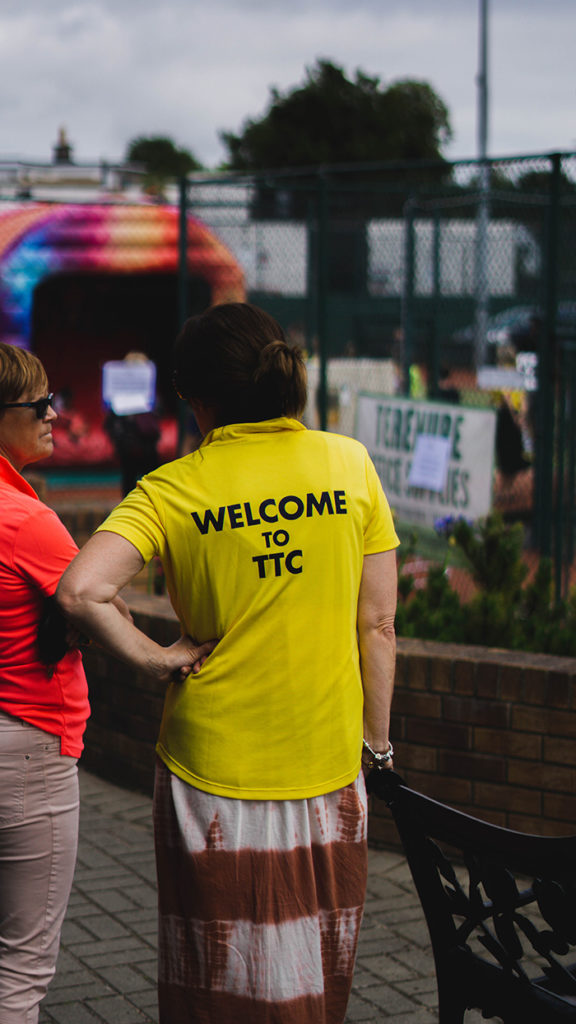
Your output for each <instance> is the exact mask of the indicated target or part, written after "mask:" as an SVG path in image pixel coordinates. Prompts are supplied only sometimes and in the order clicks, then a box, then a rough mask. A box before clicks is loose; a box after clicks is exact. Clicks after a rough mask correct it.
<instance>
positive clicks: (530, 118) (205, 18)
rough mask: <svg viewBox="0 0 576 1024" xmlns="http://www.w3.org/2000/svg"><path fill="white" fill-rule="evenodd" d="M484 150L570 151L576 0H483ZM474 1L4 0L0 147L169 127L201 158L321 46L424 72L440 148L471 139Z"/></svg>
mask: <svg viewBox="0 0 576 1024" xmlns="http://www.w3.org/2000/svg"><path fill="white" fill-rule="evenodd" d="M489 5H490V33H489V39H490V60H489V71H490V132H489V152H490V154H491V155H493V156H507V155H512V154H519V153H540V152H549V151H550V150H576V57H575V49H576V47H575V43H576V3H575V0H490V3H489ZM478 7H479V0H434V2H432V0H204V2H202V3H201V2H200V0H0V158H3V157H14V156H16V157H20V158H22V159H27V158H29V159H34V158H37V159H42V160H47V159H49V158H50V156H51V152H52V146H53V144H54V142H55V139H56V135H57V131H58V128H59V127H60V126H61V125H64V126H66V128H67V131H68V134H69V137H70V140H71V142H72V143H73V146H74V156H75V158H76V160H77V161H78V162H83V161H92V160H98V159H101V158H104V159H108V160H110V161H114V160H119V159H121V158H122V157H123V155H124V153H125V149H126V144H127V142H128V141H129V140H130V139H132V138H134V137H135V136H137V135H141V134H144V135H152V134H167V135H170V136H171V137H172V138H173V139H174V140H175V141H176V142H177V143H178V144H179V145H180V146H184V147H186V148H188V149H190V150H192V152H194V153H195V155H196V156H197V157H198V159H200V160H201V161H202V162H203V163H205V164H206V165H207V166H216V165H217V164H218V163H219V162H220V161H221V160H222V159H223V156H224V151H223V149H222V146H221V144H220V142H219V138H218V132H219V131H220V130H232V131H238V130H239V129H240V128H241V125H242V122H243V121H244V119H245V118H246V117H257V116H259V115H260V114H261V113H263V112H264V111H265V109H266V107H267V103H268V99H269V90H270V87H271V86H276V87H278V88H279V89H280V90H285V89H289V88H291V87H293V86H295V85H297V84H299V83H301V82H302V80H303V77H304V72H305V68H306V67H307V66H311V65H312V64H313V63H314V61H315V60H316V58H318V57H326V58H328V59H331V60H332V61H334V62H335V63H337V64H339V65H341V66H342V67H343V68H344V69H345V71H346V72H347V73H349V74H352V73H353V72H354V70H355V69H356V68H361V69H362V70H363V71H365V72H367V73H369V74H372V75H375V76H378V77H379V78H380V80H381V82H382V83H383V84H384V85H386V84H389V83H390V82H393V81H395V80H398V79H401V78H416V79H419V80H421V81H427V82H429V83H430V84H431V85H432V86H433V87H434V89H435V90H436V91H437V93H438V94H439V95H440V97H441V98H442V99H443V100H444V102H445V103H446V105H447V107H448V109H449V111H450V115H451V121H452V127H453V132H454V138H453V141H452V143H451V144H450V146H449V148H448V149H447V150H446V156H448V157H450V158H453V159H456V158H466V157H473V156H475V155H476V152H477V142H476V107H477V87H476V76H477V70H478Z"/></svg>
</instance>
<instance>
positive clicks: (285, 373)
mask: <svg viewBox="0 0 576 1024" xmlns="http://www.w3.org/2000/svg"><path fill="white" fill-rule="evenodd" d="M301 359H302V357H301V353H300V350H299V349H295V348H291V347H290V346H289V345H287V344H286V342H285V341H281V340H280V339H279V338H277V339H275V340H274V341H270V342H268V344H267V345H265V346H264V348H262V349H260V352H259V353H258V363H257V365H256V368H255V371H254V383H255V384H256V383H258V381H260V380H262V378H263V377H267V376H268V375H269V374H271V373H272V374H278V376H280V377H286V378H291V377H292V375H293V373H294V371H295V369H296V366H297V364H298V363H300V362H301Z"/></svg>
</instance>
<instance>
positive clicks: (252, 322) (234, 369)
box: [173, 302, 306, 426]
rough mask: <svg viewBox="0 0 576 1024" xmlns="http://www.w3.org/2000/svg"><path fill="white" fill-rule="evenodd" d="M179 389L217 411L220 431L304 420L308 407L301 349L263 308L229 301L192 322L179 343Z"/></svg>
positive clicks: (176, 364) (176, 358) (176, 361)
mask: <svg viewBox="0 0 576 1024" xmlns="http://www.w3.org/2000/svg"><path fill="white" fill-rule="evenodd" d="M173 379H174V385H175V387H176V390H177V391H178V393H179V394H180V395H181V396H182V398H185V399H188V400H189V399H198V400H199V401H201V402H203V403H204V404H205V405H208V406H210V407H211V408H213V409H214V410H215V412H216V417H217V422H218V424H219V425H220V426H223V425H224V424H226V423H249V422H257V421H259V420H267V419H273V418H274V417H276V416H299V415H300V414H301V413H302V411H303V409H304V406H305V405H306V368H305V366H304V362H303V359H302V354H301V352H300V349H298V348H292V347H291V346H289V345H288V344H287V343H286V338H285V336H284V331H283V330H282V328H281V327H280V325H279V324H278V323H277V322H276V320H274V319H273V317H271V316H269V315H268V313H265V312H264V310H263V309H259V308H258V306H252V305H250V303H246V302H229V303H223V304H222V305H219V306H211V307H210V309H207V310H206V312H204V313H201V314H200V315H199V316H193V317H191V318H190V320H187V321H186V323H185V324H184V327H183V328H182V331H181V333H180V335H179V337H178V339H177V341H176V347H175V352H174V378H173Z"/></svg>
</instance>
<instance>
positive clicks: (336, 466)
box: [100, 417, 398, 799]
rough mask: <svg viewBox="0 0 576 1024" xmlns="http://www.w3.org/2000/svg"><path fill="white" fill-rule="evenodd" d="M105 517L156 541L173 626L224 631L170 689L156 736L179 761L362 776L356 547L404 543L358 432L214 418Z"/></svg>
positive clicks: (229, 771)
mask: <svg viewBox="0 0 576 1024" xmlns="http://www.w3.org/2000/svg"><path fill="white" fill-rule="evenodd" d="M100 529H101V530H109V531H112V532H115V533H118V534H120V535H121V536H123V537H125V538H126V539H127V540H129V541H130V542H131V543H132V544H134V545H135V547H136V548H138V550H139V551H140V553H141V554H142V557H143V558H144V560H145V561H146V562H147V561H149V559H150V558H152V556H153V555H159V556H160V558H161V559H162V562H163V565H164V571H165V575H166V582H167V586H168V591H169V593H170V597H171V600H172V604H173V606H174V609H175V611H176V614H177V615H178V618H179V620H180V623H181V626H182V630H183V632H186V633H189V634H190V635H191V636H193V637H194V638H195V639H196V640H198V641H204V640H208V639H210V638H214V637H218V638H219V640H220V642H219V644H218V646H217V647H216V649H215V650H214V651H213V653H212V654H211V655H210V657H209V658H208V660H207V661H206V663H205V664H204V666H203V667H202V669H201V670H200V672H199V673H198V674H197V675H190V676H189V677H188V679H186V681H185V682H183V683H177V684H176V683H175V684H172V685H171V686H170V687H169V689H168V692H167V695H166V701H165V707H164V714H163V718H162V724H161V728H160V736H159V740H158V746H157V751H158V754H159V756H160V757H161V758H162V760H163V761H164V762H165V763H166V764H167V766H168V767H169V768H170V769H171V770H172V771H173V772H175V774H176V775H178V776H179V777H180V778H182V779H184V781H186V782H188V783H190V784H191V785H193V786H196V787H197V788H199V789H202V790H205V791H207V792H210V793H217V794H220V795H223V796H230V797H238V798H253V799H298V798H304V797H311V796H317V795H318V794H320V793H328V792H331V791H332V790H335V789H339V788H341V787H342V786H345V785H347V784H348V783H349V782H351V781H352V780H353V779H354V778H355V777H356V775H357V773H358V771H359V767H360V752H361V744H362V686H361V679H360V669H359V655H358V645H357V635H356V613H357V602H358V591H359V586H360V578H361V573H362V561H363V557H364V555H365V554H371V553H375V552H378V551H387V550H390V549H391V548H394V547H396V545H397V544H398V538H397V537H396V533H395V531H394V526H393V522H392V516H391V514H390V509H389V507H388V502H387V501H386V498H385V496H384V493H383V491H382V487H381V485H380V481H379V480H378V477H377V474H376V471H375V469H374V466H373V464H372V462H371V461H370V458H369V456H368V453H367V452H366V449H365V448H364V447H363V446H362V445H361V444H359V442H357V441H354V440H352V439H350V438H347V437H340V436H338V435H336V434H328V433H322V432H319V431H309V430H307V429H306V428H305V427H304V426H303V425H302V424H301V423H299V422H298V421H297V420H293V419H287V418H285V417H282V418H279V419H274V420H267V421H265V422H261V423H241V424H234V425H231V426H226V427H219V428H217V429H216V430H213V431H212V432H211V433H210V434H209V435H208V436H207V437H206V438H205V439H204V441H203V443H202V445H201V447H200V448H199V449H198V450H197V451H195V452H193V453H192V454H191V455H187V456H185V457H184V458H183V459H179V460H177V461H176V462H171V463H168V464H167V465H165V466H161V467H160V468H159V469H157V470H155V471H154V472H153V473H150V474H149V475H148V476H145V477H144V478H143V479H142V480H141V481H140V483H139V485H138V487H137V488H136V490H134V491H132V492H131V494H129V495H128V496H127V497H126V498H125V499H124V501H123V502H122V503H121V504H120V505H119V506H118V507H117V508H116V509H115V510H114V511H113V512H112V514H111V515H110V516H109V518H108V519H107V520H106V521H105V523H103V524H102V526H101V527H100Z"/></svg>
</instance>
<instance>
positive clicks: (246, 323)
mask: <svg viewBox="0 0 576 1024" xmlns="http://www.w3.org/2000/svg"><path fill="white" fill-rule="evenodd" d="M174 366H175V372H174V382H175V386H176V388H177V390H178V392H179V394H180V395H181V396H182V397H183V398H185V399H186V401H187V402H188V404H189V406H190V408H191V410H192V411H193V413H194V415H195V417H196V421H197V423H198V425H199V427H200V430H201V432H202V434H203V441H202V443H201V445H200V447H199V448H198V449H197V450H196V451H194V452H192V453H191V454H189V455H186V456H185V457H184V458H182V459H178V460H177V461H176V462H173V463H170V464H168V465H166V466H162V467H160V468H159V469H157V470H155V471H154V472H153V473H150V474H149V475H148V476H145V477H144V478H143V479H142V480H141V481H140V482H139V483H138V486H137V487H136V489H135V490H134V491H132V492H131V494H129V495H128V496H127V497H126V498H125V499H124V501H123V502H122V503H121V504H120V505H119V506H118V508H117V509H115V510H114V512H113V513H112V514H111V516H110V517H109V518H108V519H107V520H106V522H105V523H104V524H103V525H102V527H101V528H100V530H99V531H98V532H97V533H96V534H95V535H94V537H93V538H91V540H90V541H89V542H88V544H87V545H86V546H85V548H84V549H83V550H82V552H81V553H80V555H79V556H78V557H77V559H75V561H74V563H73V565H72V567H71V568H70V570H69V571H68V572H67V573H66V574H65V576H64V577H63V580H62V583H61V585H60V588H59V598H60V601H61V603H62V605H63V607H64V608H65V609H66V611H67V612H68V614H69V615H70V616H71V618H72V619H73V620H74V621H75V622H77V623H78V624H80V625H81V627H82V629H84V630H85V631H87V632H89V633H90V634H91V635H92V636H93V637H94V638H95V639H97V640H98V641H99V642H101V643H102V644H104V645H105V646H107V647H108V648H109V649H110V650H112V651H113V652H114V653H116V654H117V655H118V656H119V657H121V658H123V659H124V660H126V661H128V663H129V664H131V665H133V666H134V667H135V668H138V669H140V670H142V669H144V670H146V671H148V672H150V673H152V674H153V675H155V676H156V678H158V679H160V680H165V681H166V682H167V683H168V684H169V685H168V689H167V694H166V701H165V707H164V714H163V719H162V725H161V729H160V736H159V740H158V745H157V753H158V763H157V777H156V788H155V804H154V814H155V834H156V852H157V860H158V877H159V902H160V911H159V913H160V943H159V1002H160V1021H161V1024H173V1022H174V1021H176V1020H177V1021H178V1022H179V1024H207V1022H208V1021H213V1020H218V1021H219V1022H221V1024H236V1022H237V1021H239V1020H242V1021H247V1022H250V1021H261V1020H268V1021H272V1020H274V1021H276V1022H279V1024H323V1022H326V1024H327V1022H328V1021H330V1024H338V1022H341V1021H343V1020H344V1016H345V1012H346V1005H347V1000H348V996H349V992H350V986H351V983H352V976H353V969H354V958H355V951H356V944H357V939H358V931H359V927H360V921H361V916H362V910H363V905H364V893H365V883H366V793H365V787H364V779H363V774H362V768H361V756H362V751H363V750H364V755H363V756H364V759H365V761H366V763H369V764H372V763H378V764H380V765H381V766H387V767H388V766H390V765H391V763H392V760H391V758H392V749H391V746H390V743H389V736H388V728H389V717H390V702H391V696H392V686H393V676H394V629H393V622H394V613H395V602H396V562H395V551H394V548H395V547H396V545H397V543H398V539H397V537H396V534H395V531H394V527H393V524H392V517H391V514H390V509H389V507H388V503H387V501H386V498H385V496H384V493H383V491H382V487H381V485H380V482H379V480H378V477H377V475H376V471H375V469H374V466H373V464H372V462H371V460H370V458H369V457H368V454H367V452H366V449H365V448H364V447H363V446H362V445H361V444H359V443H358V442H357V441H355V440H352V439H351V438H346V437H341V436H338V435H336V434H329V433H323V432H320V431H310V430H307V429H306V428H305V427H304V426H303V425H302V423H301V422H300V420H299V418H298V417H299V416H300V415H301V413H302V411H303V409H304V406H305V403H306V375H305V368H304V364H303V361H302V357H301V355H300V352H299V351H298V350H297V349H295V348H291V347H289V346H288V345H287V343H286V340H285V337H284V334H283V332H282V329H281V328H280V326H279V325H278V324H277V323H276V322H275V321H274V320H273V319H272V318H271V317H269V316H268V315H267V314H266V313H265V312H263V311H262V310H260V309H258V308H257V307H255V306H251V305H248V304H244V303H232V304H224V305H220V306H214V307H212V308H211V309H209V310H207V311H206V313H204V314H202V315H201V316H197V317H193V318H192V319H191V320H189V321H187V323H186V324H185V325H184V328H183V330H182V333H181V335H180V337H179V339H178V342H177V345H176V349H175V360H174ZM155 556H158V557H159V558H160V559H161V560H162V564H163V567H164V572H165V576H166V581H167V587H168V591H169V594H170V598H171V601H172V604H173V606H174V609H175V611H176V614H177V616H178V618H179V621H180V624H181V628H182V638H181V639H180V640H179V641H178V642H177V643H176V644H174V645H172V647H170V648H162V647H160V646H159V645H157V644H155V643H154V642H153V641H152V640H150V639H149V638H148V637H145V636H144V635H143V634H142V633H141V632H140V631H139V630H138V629H137V628H136V627H135V626H134V625H133V624H131V623H128V622H126V620H122V617H121V616H119V615H117V614H116V611H115V609H114V608H113V606H112V605H111V603H110V602H111V601H112V600H113V598H114V596H115V595H116V594H117V593H118V592H119V591H120V589H121V588H122V587H123V586H125V585H126V583H128V582H129V581H130V580H131V579H132V577H133V576H134V575H135V574H136V573H137V572H139V571H140V570H141V568H142V566H143V565H144V564H146V563H147V562H148V561H149V560H150V559H151V558H153V557H155ZM191 637H194V640H192V639H191ZM363 740H364V745H363Z"/></svg>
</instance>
